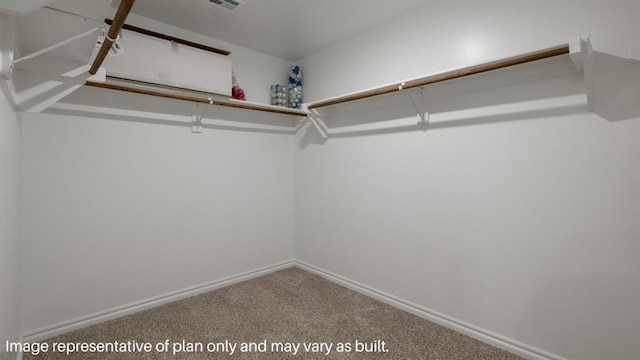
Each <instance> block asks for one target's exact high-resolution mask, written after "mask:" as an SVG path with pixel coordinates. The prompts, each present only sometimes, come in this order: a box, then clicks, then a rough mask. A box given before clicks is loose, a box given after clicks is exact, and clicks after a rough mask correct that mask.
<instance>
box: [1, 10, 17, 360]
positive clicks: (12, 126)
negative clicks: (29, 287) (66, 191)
mask: <svg viewBox="0 0 640 360" xmlns="http://www.w3.org/2000/svg"><path fill="white" fill-rule="evenodd" d="M7 26H8V18H7V17H6V16H5V15H3V14H1V13H0V30H2V31H3V32H4V33H5V34H2V35H3V36H2V39H0V59H1V60H0V61H2V64H0V65H2V66H1V67H2V69H5V67H4V65H5V63H6V57H5V56H4V55H6V52H7V46H8V42H7V40H9V39H8V38H7V37H6V35H7V32H8V31H7V29H8V28H7ZM0 81H2V80H0ZM1 88H2V89H1V90H0V93H1V94H0V341H1V342H2V345H1V346H0V359H2V360H5V359H15V355H13V354H8V353H6V352H5V350H6V349H5V341H6V340H11V341H16V340H17V339H19V335H20V302H19V300H20V298H19V289H20V281H19V280H20V276H19V260H18V259H19V257H20V245H19V241H18V173H19V170H18V158H19V148H20V129H19V123H18V121H19V120H18V115H17V114H16V112H15V111H13V109H12V106H11V104H10V102H9V100H8V99H7V97H6V96H5V90H4V86H2V87H1Z"/></svg>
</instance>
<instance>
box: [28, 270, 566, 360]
mask: <svg viewBox="0 0 640 360" xmlns="http://www.w3.org/2000/svg"><path fill="white" fill-rule="evenodd" d="M293 266H295V267H298V268H300V269H302V270H305V271H308V272H310V273H314V274H317V275H320V276H322V277H324V278H325V279H327V280H329V281H331V282H334V283H336V284H338V285H341V286H344V287H346V288H349V289H351V290H354V291H357V292H359V293H361V294H364V295H367V296H369V297H372V298H374V299H376V300H379V301H382V302H384V303H386V304H389V305H391V306H393V307H395V308H398V309H400V310H404V311H406V312H409V313H411V314H414V315H417V316H419V317H421V318H424V319H426V320H429V321H431V322H434V323H436V324H439V325H442V326H445V327H447V328H450V329H452V330H454V331H457V332H459V333H462V334H465V335H467V336H470V337H472V338H474V339H478V340H480V341H482V342H485V343H487V344H490V345H493V346H495V347H498V348H500V349H504V350H506V351H509V352H511V353H513V354H516V355H518V356H521V357H523V358H526V359H531V360H566V359H565V358H563V357H560V356H557V355H554V354H551V353H549V352H546V351H543V350H540V349H537V348H535V347H533V346H529V345H527V344H523V343H521V342H518V341H516V340H513V339H510V338H507V337H505V336H502V335H499V334H496V333H493V332H491V331H489V330H486V329H482V328H480V327H478V326H475V325H472V324H469V323H466V322H464V321H461V320H458V319H455V318H453V317H450V316H447V315H445V314H442V313H439V312H437V311H434V310H431V309H428V308H425V307H423V306H420V305H418V304H414V303H412V302H410V301H407V300H404V299H401V298H398V297H396V296H393V295H391V294H387V293H385V292H383V291H380V290H377V289H375V288H372V287H370V286H367V285H364V284H361V283H359V282H357V281H353V280H351V279H348V278H346V277H343V276H340V275H337V274H334V273H332V272H330V271H327V270H324V269H322V268H319V267H316V266H314V265H311V264H308V263H306V262H304V261H300V260H289V261H285V262H282V263H278V264H274V265H271V266H267V267H263V268H260V269H256V270H252V271H248V272H244V273H241V274H238V275H234V276H229V277H226V278H223V279H219V280H216V281H213V282H210V283H206V284H201V285H197V286H193V287H190V288H186V289H182V290H178V291H174V292H171V293H168V294H164V295H160V296H156V297H152V298H149V299H146V300H142V301H138V302H135V303H132V304H128V305H124V306H119V307H117V308H113V309H109V310H105V311H101V312H98V313H95V314H91V315H87V316H83V317H80V318H76V319H72V320H69V321H65V322H61V323H58V324H54V325H51V326H47V327H43V328H40V329H36V330H33V331H29V332H26V333H24V334H22V341H24V342H36V341H42V340H45V339H48V338H51V337H54V336H57V335H61V334H64V333H67V332H70V331H74V330H78V329H82V328H84V327H87V326H91V325H95V324H98V323H101V322H104V321H108V320H113V319H116V318H119V317H122V316H125V315H129V314H133V313H136V312H139V311H142V310H146V309H150V308H153V307H156V306H160V305H163V304H167V303H170V302H173V301H178V300H182V299H185V298H188V297H191V296H195V295H199V294H203V293H205V292H209V291H212V290H215V289H219V288H223V287H225V286H229V285H233V284H236V283H239V282H242V281H246V280H249V279H253V278H256V277H258V276H262V275H266V274H269V273H272V272H275V271H279V270H283V269H286V268H289V267H293ZM20 355H22V354H20Z"/></svg>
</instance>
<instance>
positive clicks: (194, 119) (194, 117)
mask: <svg viewBox="0 0 640 360" xmlns="http://www.w3.org/2000/svg"><path fill="white" fill-rule="evenodd" d="M208 105H213V99H211V97H209V103H208V104H204V106H202V112H200V114H198V112H197V110H198V108H199V107H200V105H196V107H195V109H193V113H192V114H191V132H192V133H194V134H202V118H203V117H204V112H205V111H206V110H207V106H208Z"/></svg>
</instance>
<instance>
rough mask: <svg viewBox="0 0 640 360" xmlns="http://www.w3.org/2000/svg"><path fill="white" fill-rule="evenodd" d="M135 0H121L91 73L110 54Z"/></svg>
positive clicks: (91, 72) (94, 71) (93, 72)
mask: <svg viewBox="0 0 640 360" xmlns="http://www.w3.org/2000/svg"><path fill="white" fill-rule="evenodd" d="M135 2H136V0H122V2H120V6H119V7H118V11H117V12H116V16H115V17H114V18H113V23H111V27H109V32H108V34H107V37H106V38H105V39H104V42H103V43H102V47H101V48H100V51H98V55H97V56H96V58H95V60H94V61H93V65H91V69H90V70H89V74H91V75H95V74H96V73H97V72H98V69H100V66H102V63H103V62H104V59H105V58H106V57H107V54H109V50H111V46H112V45H113V43H114V42H115V39H116V38H117V37H118V34H119V33H120V30H122V26H123V25H124V22H125V21H126V20H127V16H129V12H130V11H131V8H132V7H133V3H135ZM110 39H114V41H111V40H110Z"/></svg>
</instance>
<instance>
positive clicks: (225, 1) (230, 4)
mask: <svg viewBox="0 0 640 360" xmlns="http://www.w3.org/2000/svg"><path fill="white" fill-rule="evenodd" d="M209 2H210V3H211V4H213V5H214V6H216V7H221V8H224V9H227V10H233V9H235V8H236V7H238V5H240V4H242V3H243V2H242V1H240V0H209Z"/></svg>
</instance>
